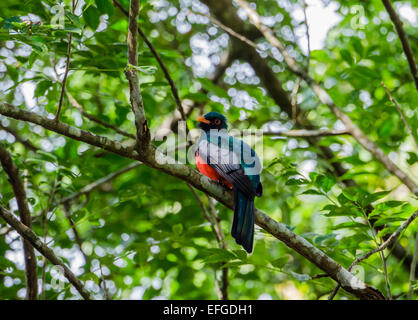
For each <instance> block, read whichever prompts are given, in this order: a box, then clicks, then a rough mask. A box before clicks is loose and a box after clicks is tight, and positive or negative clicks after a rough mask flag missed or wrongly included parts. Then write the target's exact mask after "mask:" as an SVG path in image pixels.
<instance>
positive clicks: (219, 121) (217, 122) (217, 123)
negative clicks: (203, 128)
mask: <svg viewBox="0 0 418 320" xmlns="http://www.w3.org/2000/svg"><path fill="white" fill-rule="evenodd" d="M213 122H214V123H215V124H216V125H217V126H218V125H220V124H221V120H219V119H215V120H214V121H213Z"/></svg>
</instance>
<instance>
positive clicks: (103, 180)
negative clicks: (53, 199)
mask: <svg viewBox="0 0 418 320" xmlns="http://www.w3.org/2000/svg"><path fill="white" fill-rule="evenodd" d="M141 164H142V163H141V162H132V163H131V164H129V165H127V166H126V167H123V168H122V169H119V170H117V171H115V172H112V173H110V174H108V175H107V176H105V177H103V178H100V179H98V180H96V181H94V182H92V183H90V184H88V185H86V186H85V187H83V188H82V189H80V190H79V191H77V192H74V193H72V194H70V195H69V196H66V197H65V198H63V199H61V200H60V201H59V202H58V203H57V204H56V205H60V204H64V203H68V202H71V201H72V200H74V199H76V198H79V197H80V196H82V195H83V194H87V193H90V192H92V191H93V190H94V189H97V188H98V187H100V186H101V185H103V184H105V183H107V182H109V181H111V180H113V179H115V178H116V177H118V176H120V175H121V174H124V173H125V172H128V171H130V170H132V169H135V168H137V167H139V166H140V165H141Z"/></svg>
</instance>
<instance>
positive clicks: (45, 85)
mask: <svg viewBox="0 0 418 320" xmlns="http://www.w3.org/2000/svg"><path fill="white" fill-rule="evenodd" d="M51 85H52V81H50V80H42V81H40V82H38V84H37V86H36V89H35V97H36V98H39V97H41V96H43V95H44V94H45V92H46V90H48V89H49V87H50V86H51Z"/></svg>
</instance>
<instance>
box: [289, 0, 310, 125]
mask: <svg viewBox="0 0 418 320" xmlns="http://www.w3.org/2000/svg"><path fill="white" fill-rule="evenodd" d="M302 2H303V5H302V7H303V17H304V21H305V28H306V40H307V44H308V53H307V57H306V60H307V61H306V73H308V74H309V65H310V60H311V37H310V34H309V25H308V17H307V15H306V1H305V0H303V1H302ZM301 81H302V79H301V78H297V79H296V81H295V84H294V86H293V90H292V94H291V100H290V102H291V104H292V120H293V122H294V123H295V124H297V116H298V115H297V109H298V108H297V103H298V92H299V88H300V83H301Z"/></svg>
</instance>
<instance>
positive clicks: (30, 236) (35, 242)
mask: <svg viewBox="0 0 418 320" xmlns="http://www.w3.org/2000/svg"><path fill="white" fill-rule="evenodd" d="M0 216H1V217H2V218H3V219H4V220H5V221H6V222H7V223H8V224H9V225H10V226H12V227H13V228H14V229H15V230H16V231H17V232H18V233H19V234H20V235H21V236H22V237H23V238H24V239H25V240H26V241H28V242H29V243H30V244H31V245H32V246H33V247H34V248H35V249H36V250H38V251H39V252H40V253H41V254H42V255H43V256H45V257H46V258H47V259H48V260H49V261H50V262H51V263H52V264H53V265H56V266H60V267H62V268H63V270H64V275H65V277H66V278H67V279H68V281H69V282H70V283H71V284H72V285H73V286H74V287H75V288H76V290H77V291H78V292H79V293H80V295H81V296H82V297H83V298H84V299H86V300H90V293H89V292H88V291H87V290H86V289H85V288H84V287H83V284H82V283H81V281H80V280H79V279H78V278H77V277H76V276H75V275H74V273H72V272H71V270H70V269H69V268H68V267H67V266H66V265H65V264H64V263H63V262H62V261H61V259H59V258H58V257H57V256H56V255H55V254H54V252H53V251H52V250H51V249H50V248H49V247H48V246H47V245H46V244H45V243H43V242H42V241H41V239H39V237H38V236H37V235H36V234H35V233H34V232H33V231H32V229H30V228H28V227H27V226H26V225H24V224H23V223H22V222H20V221H19V220H18V219H17V218H16V217H15V216H14V215H13V214H12V213H10V212H9V211H7V210H6V209H5V208H4V207H3V206H1V205H0Z"/></svg>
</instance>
